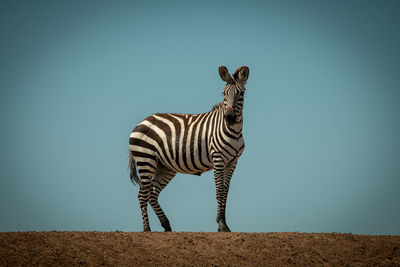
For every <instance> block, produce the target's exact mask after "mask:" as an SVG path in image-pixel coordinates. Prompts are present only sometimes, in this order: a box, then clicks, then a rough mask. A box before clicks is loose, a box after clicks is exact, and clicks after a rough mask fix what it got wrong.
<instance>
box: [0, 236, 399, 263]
mask: <svg viewBox="0 0 400 267" xmlns="http://www.w3.org/2000/svg"><path fill="white" fill-rule="evenodd" d="M288 264H298V265H315V264H318V265H322V264H323V265H328V266H329V265H353V266H354V265H360V266H361V265H362V266H365V265H387V266H400V236H362V235H352V234H336V233H331V234H304V233H186V232H181V233H126V232H119V231H117V232H16V233H0V265H1V266H32V265H44V266H49V265H53V266H60V265H61V266H70V265H94V266H98V265H106V266H109V265H113V266H161V265H164V266H266V265H267V266H268V265H270V266H276V265H288Z"/></svg>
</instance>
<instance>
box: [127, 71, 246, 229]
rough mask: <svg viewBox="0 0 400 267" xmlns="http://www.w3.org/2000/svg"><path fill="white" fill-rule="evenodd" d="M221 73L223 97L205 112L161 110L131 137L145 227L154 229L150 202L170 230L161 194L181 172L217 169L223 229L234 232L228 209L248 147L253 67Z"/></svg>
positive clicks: (219, 219) (134, 180)
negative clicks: (247, 101) (246, 108)
mask: <svg viewBox="0 0 400 267" xmlns="http://www.w3.org/2000/svg"><path fill="white" fill-rule="evenodd" d="M219 75H220V77H221V79H222V80H223V81H224V82H226V85H225V87H224V89H223V95H224V100H223V101H222V102H221V103H218V104H216V105H214V106H213V108H212V109H211V111H209V112H206V113H202V114H175V113H157V114H153V115H151V116H149V117H147V118H146V119H145V120H143V121H142V122H140V123H139V124H138V125H137V126H136V127H135V128H134V130H133V131H132V133H131V134H130V136H129V169H130V179H131V181H132V183H133V184H137V185H139V186H140V189H139V193H138V199H139V204H140V209H141V213H142V220H143V230H144V231H145V232H147V231H151V230H150V225H149V219H148V214H147V206H148V203H150V206H151V207H152V208H153V210H154V212H155V213H156V215H157V217H158V219H159V220H160V223H161V226H162V227H163V228H164V229H165V231H171V226H170V223H169V220H168V218H167V216H166V215H165V214H164V212H163V210H162V209H161V207H160V205H159V203H158V196H159V194H160V192H161V190H163V189H164V188H165V187H166V186H167V184H168V183H169V182H170V181H171V180H172V178H174V176H175V175H176V174H177V173H183V174H194V175H201V174H202V173H203V172H206V171H209V170H212V169H213V170H214V180H215V186H216V198H217V223H218V232H230V229H229V227H228V225H227V223H226V219H225V210H226V200H227V196H228V191H229V184H230V180H231V177H232V174H233V172H234V170H235V168H236V164H237V161H238V159H239V157H240V155H241V154H242V152H243V150H244V140H243V135H242V127H243V116H242V110H243V102H244V93H245V84H246V82H247V79H248V77H249V68H248V67H247V66H242V67H240V68H238V69H237V70H236V71H235V73H234V74H233V75H231V74H230V73H229V72H228V69H227V68H226V67H225V66H220V67H219Z"/></svg>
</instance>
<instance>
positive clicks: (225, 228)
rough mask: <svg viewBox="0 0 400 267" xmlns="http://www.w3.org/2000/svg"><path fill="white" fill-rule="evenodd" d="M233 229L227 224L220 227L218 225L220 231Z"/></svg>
mask: <svg viewBox="0 0 400 267" xmlns="http://www.w3.org/2000/svg"><path fill="white" fill-rule="evenodd" d="M230 231H231V230H230V229H229V227H228V226H226V225H220V226H219V227H218V232H230Z"/></svg>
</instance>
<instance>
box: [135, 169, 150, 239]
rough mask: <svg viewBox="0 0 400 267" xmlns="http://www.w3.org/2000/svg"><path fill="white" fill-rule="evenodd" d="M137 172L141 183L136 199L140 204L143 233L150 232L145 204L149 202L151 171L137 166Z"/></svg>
mask: <svg viewBox="0 0 400 267" xmlns="http://www.w3.org/2000/svg"><path fill="white" fill-rule="evenodd" d="M138 171H139V174H140V181H141V186H140V190H139V194H138V199H139V204H140V210H141V212H142V220H143V231H144V232H150V231H151V229H150V224H149V217H148V214H147V203H148V202H149V199H150V189H151V187H152V185H153V181H152V177H153V171H151V170H149V169H141V168H140V166H138Z"/></svg>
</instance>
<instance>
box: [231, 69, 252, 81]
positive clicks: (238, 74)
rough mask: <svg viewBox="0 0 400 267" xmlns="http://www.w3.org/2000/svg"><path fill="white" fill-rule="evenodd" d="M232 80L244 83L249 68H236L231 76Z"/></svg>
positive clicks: (247, 76)
mask: <svg viewBox="0 0 400 267" xmlns="http://www.w3.org/2000/svg"><path fill="white" fill-rule="evenodd" d="M233 78H235V80H239V81H242V82H246V81H247V79H248V78H249V67H247V66H242V67H240V68H238V69H237V70H236V71H235V73H234V74H233Z"/></svg>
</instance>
